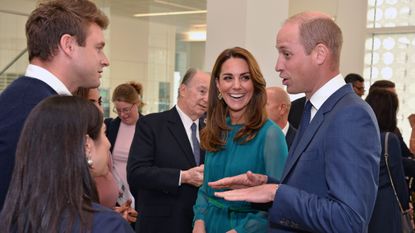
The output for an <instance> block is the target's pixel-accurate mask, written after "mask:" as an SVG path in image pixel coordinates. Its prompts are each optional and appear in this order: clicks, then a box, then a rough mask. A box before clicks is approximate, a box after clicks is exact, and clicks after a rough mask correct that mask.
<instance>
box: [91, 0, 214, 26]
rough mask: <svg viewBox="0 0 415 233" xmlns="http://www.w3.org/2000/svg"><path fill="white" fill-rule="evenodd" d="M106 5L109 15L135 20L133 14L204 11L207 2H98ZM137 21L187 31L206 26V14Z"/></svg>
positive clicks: (160, 17)
mask: <svg viewBox="0 0 415 233" xmlns="http://www.w3.org/2000/svg"><path fill="white" fill-rule="evenodd" d="M100 1H102V2H103V5H108V6H109V7H110V10H111V14H114V15H121V16H124V17H132V18H135V17H134V16H133V15H134V14H143V13H164V12H182V11H197V10H206V1H207V0H98V1H97V2H98V3H100ZM136 19H137V20H151V21H152V22H160V23H164V24H172V25H176V26H177V28H178V31H182V32H184V31H188V30H190V29H194V28H195V27H205V26H206V13H200V14H187V15H185V14H183V15H166V16H151V17H137V18H136Z"/></svg>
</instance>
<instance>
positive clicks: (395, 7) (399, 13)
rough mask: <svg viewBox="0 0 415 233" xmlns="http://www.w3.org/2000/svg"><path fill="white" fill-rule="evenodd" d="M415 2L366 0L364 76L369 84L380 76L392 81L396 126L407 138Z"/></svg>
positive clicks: (413, 95)
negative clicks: (395, 105)
mask: <svg viewBox="0 0 415 233" xmlns="http://www.w3.org/2000/svg"><path fill="white" fill-rule="evenodd" d="M414 10H415V2H414V1H409V0H400V1H398V0H368V14H367V28H368V35H367V39H366V43H365V58H364V63H365V64H364V77H365V78H366V79H369V80H368V86H369V85H371V84H372V83H373V82H375V81H377V80H381V79H386V80H390V81H392V82H394V83H395V85H396V91H397V94H398V97H399V102H400V103H399V113H398V127H399V128H400V130H401V132H402V135H403V137H404V140H405V141H407V139H408V138H409V135H410V131H411V128H410V126H409V123H408V119H407V117H408V116H409V115H410V114H411V113H415V105H413V103H414V102H415V85H413V83H415V66H414V64H415V27H414V25H415V15H413V14H412V12H413V11H414Z"/></svg>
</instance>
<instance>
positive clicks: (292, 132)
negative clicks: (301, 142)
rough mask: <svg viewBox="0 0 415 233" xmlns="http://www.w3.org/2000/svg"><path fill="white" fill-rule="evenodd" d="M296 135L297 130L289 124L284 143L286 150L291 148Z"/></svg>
mask: <svg viewBox="0 0 415 233" xmlns="http://www.w3.org/2000/svg"><path fill="white" fill-rule="evenodd" d="M296 133H297V130H296V129H295V128H294V127H293V126H292V125H291V124H289V127H288V131H287V134H286V135H285V141H286V142H287V147H288V150H290V148H291V144H292V143H293V141H294V138H295V134H296Z"/></svg>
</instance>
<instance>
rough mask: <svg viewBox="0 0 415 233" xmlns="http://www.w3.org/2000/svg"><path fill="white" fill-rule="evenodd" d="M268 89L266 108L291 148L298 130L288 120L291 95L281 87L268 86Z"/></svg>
mask: <svg viewBox="0 0 415 233" xmlns="http://www.w3.org/2000/svg"><path fill="white" fill-rule="evenodd" d="M266 90H267V105H266V106H265V109H266V110H267V114H268V118H269V119H271V120H272V121H274V122H275V124H277V125H278V126H279V127H280V128H281V130H282V132H283V133H284V134H285V141H286V142H287V146H288V150H289V149H290V147H291V144H292V142H293V141H294V137H295V133H296V132H297V129H295V128H294V127H293V126H292V125H291V124H290V123H289V122H288V114H289V113H290V108H291V102H290V97H289V96H288V94H287V92H286V91H285V90H284V89H282V88H281V87H268V88H267V89H266Z"/></svg>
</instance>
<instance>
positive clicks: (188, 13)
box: [134, 10, 207, 17]
mask: <svg viewBox="0 0 415 233" xmlns="http://www.w3.org/2000/svg"><path fill="white" fill-rule="evenodd" d="M206 13H207V10H200V11H172V12H159V13H144V14H134V17H151V16H167V15H192V14H206Z"/></svg>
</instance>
